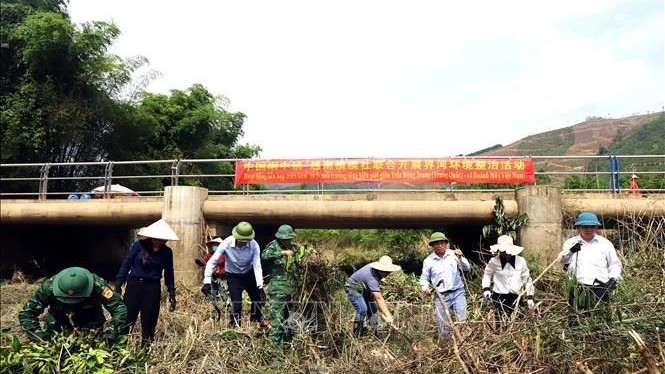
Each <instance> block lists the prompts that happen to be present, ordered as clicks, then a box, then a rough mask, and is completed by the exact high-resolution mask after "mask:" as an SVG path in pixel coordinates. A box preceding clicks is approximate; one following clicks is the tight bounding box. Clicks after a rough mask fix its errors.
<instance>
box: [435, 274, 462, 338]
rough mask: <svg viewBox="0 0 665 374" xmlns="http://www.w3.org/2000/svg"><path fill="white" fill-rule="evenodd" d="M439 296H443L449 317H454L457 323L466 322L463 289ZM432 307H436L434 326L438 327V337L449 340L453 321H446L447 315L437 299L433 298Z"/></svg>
mask: <svg viewBox="0 0 665 374" xmlns="http://www.w3.org/2000/svg"><path fill="white" fill-rule="evenodd" d="M441 296H443V300H444V301H445V303H446V305H445V307H446V309H448V313H449V314H450V317H451V318H452V317H453V315H454V316H455V317H457V321H459V322H464V321H466V291H464V287H462V288H458V289H456V290H452V291H447V292H444V293H443V294H441ZM434 306H436V324H437V326H438V327H439V336H440V337H441V338H443V339H449V338H450V336H451V334H452V328H451V326H452V324H453V321H451V320H450V319H448V315H447V314H446V311H445V310H444V309H443V306H442V305H441V302H440V301H439V298H438V297H434Z"/></svg>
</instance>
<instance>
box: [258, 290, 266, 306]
mask: <svg viewBox="0 0 665 374" xmlns="http://www.w3.org/2000/svg"><path fill="white" fill-rule="evenodd" d="M259 301H261V303H265V302H266V291H264V290H263V287H259Z"/></svg>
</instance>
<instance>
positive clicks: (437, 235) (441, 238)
mask: <svg viewBox="0 0 665 374" xmlns="http://www.w3.org/2000/svg"><path fill="white" fill-rule="evenodd" d="M436 242H448V238H447V237H446V235H445V234H444V233H442V232H438V231H437V232H434V233H432V235H430V237H429V242H428V243H427V244H430V245H431V244H432V243H436Z"/></svg>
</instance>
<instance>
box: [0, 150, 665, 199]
mask: <svg viewBox="0 0 665 374" xmlns="http://www.w3.org/2000/svg"><path fill="white" fill-rule="evenodd" d="M524 157H531V158H532V159H533V160H534V164H535V165H536V166H535V167H536V169H537V171H536V172H535V174H536V178H537V179H538V178H539V177H549V178H550V179H553V180H556V179H559V180H562V178H563V177H570V176H583V177H588V176H595V177H596V178H597V179H598V181H599V182H598V185H599V186H598V188H579V189H575V191H579V192H614V193H616V192H619V191H617V190H613V189H610V188H609V187H604V186H601V184H602V185H604V182H602V181H603V180H602V179H601V178H605V179H604V180H608V179H609V178H610V177H611V176H612V175H616V177H618V178H620V177H621V176H622V175H631V174H639V175H641V176H643V177H644V176H646V175H658V176H665V155H617V156H492V157H490V158H492V159H511V158H524ZM610 157H615V158H616V159H618V160H622V161H619V162H620V163H621V164H623V163H624V162H623V161H625V160H629V161H631V160H632V161H633V162H629V163H628V166H624V168H623V170H620V169H619V170H617V169H614V170H612V169H610V167H609V166H607V167H606V168H605V169H604V170H600V169H596V170H588V167H589V166H588V165H589V162H591V161H594V160H600V161H603V160H608V158H610ZM455 158H461V157H455ZM486 158H488V157H465V159H470V160H473V159H486ZM239 160H240V159H169V160H143V161H103V162H72V163H23V164H20V163H18V164H0V198H7V197H17V198H20V197H35V196H36V197H37V198H38V199H46V198H47V197H49V196H50V197H57V196H59V195H71V194H81V193H88V192H87V191H49V182H55V181H71V180H77V181H87V184H88V185H90V184H91V183H92V182H94V181H98V183H97V184H101V186H103V190H102V192H100V194H99V195H100V196H103V197H109V196H111V195H113V194H114V192H113V191H112V186H113V184H114V182H115V181H130V182H131V181H132V180H140V179H153V180H160V179H161V180H162V181H163V180H165V179H169V180H170V185H172V186H177V185H179V184H180V182H181V181H182V180H183V179H187V180H188V181H190V182H191V181H192V180H196V181H198V182H200V183H201V184H202V185H204V184H205V183H203V182H202V181H205V180H206V179H210V178H225V179H228V182H227V185H229V186H233V180H234V177H235V174H233V173H213V174H206V173H201V172H197V173H190V174H184V173H182V171H183V168H184V167H185V166H190V168H192V166H194V165H196V164H203V165H207V164H224V163H226V164H227V165H233V168H235V163H236V161H239ZM548 160H549V161H551V162H552V161H560V160H564V161H566V162H570V161H573V160H578V161H580V162H579V165H575V166H569V167H567V168H566V170H559V169H561V168H560V167H550V168H552V169H557V170H549V171H548V170H547V168H548V165H547V162H546V161H548ZM608 164H609V162H608ZM148 165H156V166H162V168H161V169H160V168H157V169H158V171H159V170H162V172H161V173H160V172H157V171H156V172H155V173H154V174H120V175H116V174H114V171H117V170H118V169H119V168H122V167H123V166H148ZM169 165H170V166H169ZM543 165H544V166H543ZM602 166H603V165H601V169H602ZM62 167H68V168H77V167H86V171H87V172H88V173H90V170H91V169H94V168H99V169H100V171H99V175H95V174H93V175H66V176H58V175H52V174H53V170H54V169H57V168H62ZM167 167H168V169H166V168H167ZM16 170H20V171H21V172H25V174H23V173H17V172H16ZM12 171H14V172H12ZM5 174H11V176H8V177H6V176H5ZM17 174H18V175H17ZM663 179H664V180H665V178H663ZM19 182H20V183H24V184H25V182H28V183H31V182H34V183H36V184H37V188H34V187H32V188H30V187H27V188H26V189H27V190H29V191H16V188H9V189H10V190H11V192H6V190H7V188H6V187H8V186H10V185H11V183H19ZM664 183H665V182H664ZM129 184H130V185H131V183H129ZM340 184H342V183H334V184H331V183H330V184H326V183H317V184H313V185H312V184H310V185H308V188H307V189H303V188H302V187H303V186H302V185H298V186H299V188H292V187H291V188H289V187H285V188H281V187H282V186H283V185H279V186H280V188H275V186H277V185H268V186H262V188H250V186H247V185H242V186H234V187H233V188H228V189H223V190H214V189H209V191H208V193H209V194H212V195H214V194H250V193H251V194H265V193H310V194H311V193H315V194H323V193H349V192H441V191H451V190H453V189H454V190H455V192H490V191H491V192H509V191H513V190H514V189H513V188H507V187H506V188H465V186H464V185H454V184H441V183H438V185H440V186H441V187H439V188H415V187H410V188H409V187H407V188H385V184H383V183H381V182H358V183H345V185H347V186H348V185H353V188H342V187H339V185H340ZM432 184H434V183H428V184H427V185H432ZM162 185H167V184H166V183H162ZM3 186H4V187H3ZM101 186H100V187H101ZM568 190H569V189H567V190H565V191H568ZM134 192H136V193H137V194H139V195H145V196H150V195H161V194H162V193H163V187H162V188H161V189H151V190H138V191H134ZM641 192H645V193H662V192H665V186H664V185H659V186H656V188H649V189H644V188H643V189H641Z"/></svg>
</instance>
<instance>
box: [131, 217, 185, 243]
mask: <svg viewBox="0 0 665 374" xmlns="http://www.w3.org/2000/svg"><path fill="white" fill-rule="evenodd" d="M136 235H138V236H143V237H146V238H152V239H162V240H180V239H178V235H176V233H175V231H173V229H172V228H171V226H169V224H168V223H166V221H165V220H164V219H163V218H162V219H160V220H159V221H157V222H155V223H153V224H151V225H150V226H148V227H144V228H142V229H141V230H139V232H138V233H136Z"/></svg>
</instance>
